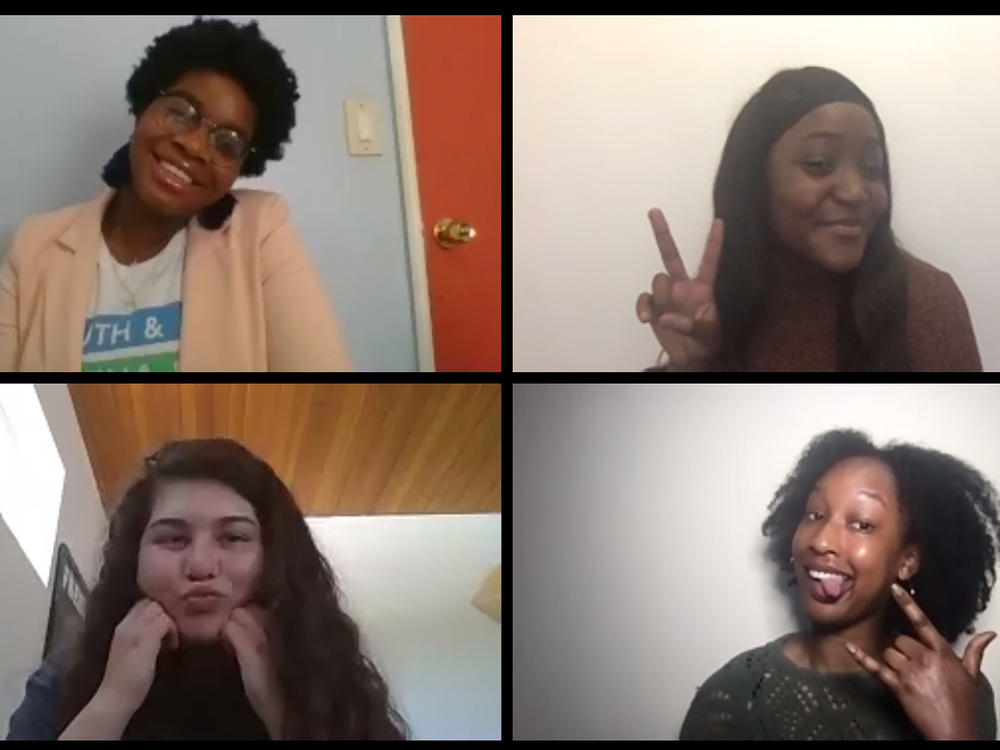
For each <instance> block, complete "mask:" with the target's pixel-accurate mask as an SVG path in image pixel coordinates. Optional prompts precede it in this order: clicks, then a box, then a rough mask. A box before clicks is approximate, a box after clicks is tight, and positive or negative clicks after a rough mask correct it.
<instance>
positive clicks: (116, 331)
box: [83, 230, 187, 372]
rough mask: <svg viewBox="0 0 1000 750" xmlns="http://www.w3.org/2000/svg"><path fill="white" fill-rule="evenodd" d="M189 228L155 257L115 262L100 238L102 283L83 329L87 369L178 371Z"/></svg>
mask: <svg viewBox="0 0 1000 750" xmlns="http://www.w3.org/2000/svg"><path fill="white" fill-rule="evenodd" d="M186 240H187V232H186V230H181V231H179V232H178V233H177V234H175V235H174V236H173V237H172V238H171V240H170V242H169V243H167V246H166V247H165V248H163V250H162V251H160V252H159V253H157V254H156V255H155V256H154V257H152V258H150V259H149V260H147V261H144V262H142V263H137V264H135V265H133V266H124V265H122V264H121V263H119V262H118V261H116V260H115V259H114V258H113V257H112V255H111V252H110V251H109V250H108V246H107V244H106V243H105V241H104V236H103V235H102V236H101V239H100V249H99V253H98V261H97V267H98V273H97V284H96V285H95V286H94V294H93V297H92V298H91V306H90V315H89V317H88V318H87V321H86V323H85V325H84V328H83V371H84V372H177V371H178V370H179V369H180V368H179V366H178V363H179V353H180V341H181V277H182V272H183V270H184V248H185V244H186Z"/></svg>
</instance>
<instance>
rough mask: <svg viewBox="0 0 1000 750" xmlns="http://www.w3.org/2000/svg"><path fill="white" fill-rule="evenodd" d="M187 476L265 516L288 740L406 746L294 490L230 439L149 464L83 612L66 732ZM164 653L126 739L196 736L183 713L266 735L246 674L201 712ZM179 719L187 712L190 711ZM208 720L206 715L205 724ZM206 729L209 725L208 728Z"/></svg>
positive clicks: (65, 696) (265, 586)
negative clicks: (170, 498) (399, 742)
mask: <svg viewBox="0 0 1000 750" xmlns="http://www.w3.org/2000/svg"><path fill="white" fill-rule="evenodd" d="M177 479H211V480H215V481H217V482H221V483H222V484H225V485H226V486H228V487H230V488H232V489H233V490H235V491H236V492H237V493H239V494H240V495H241V496H242V497H243V498H245V499H246V500H247V502H249V503H250V504H251V505H252V506H253V508H254V510H255V512H256V514H257V517H258V519H259V521H260V524H261V535H262V542H263V545H264V565H263V569H262V573H261V579H260V581H259V583H258V591H257V593H256V594H255V601H256V603H257V604H259V605H260V606H261V607H263V608H265V609H266V610H268V611H269V612H270V615H271V617H273V619H274V622H275V626H276V632H277V636H276V641H275V643H274V644H273V646H274V647H275V654H276V657H275V658H276V660H277V662H278V663H277V674H278V679H279V681H280V683H281V687H282V692H283V694H284V697H285V705H286V711H287V714H286V716H285V720H284V727H283V730H282V734H283V738H285V739H325V740H329V739H404V738H406V737H408V736H409V727H408V725H407V723H406V721H405V719H404V718H403V717H402V715H401V714H400V713H399V712H398V711H397V710H396V708H395V707H394V706H393V704H392V702H391V701H390V697H389V689H388V686H387V685H386V682H385V680H384V679H383V677H382V675H381V674H380V672H379V670H378V668H377V667H376V666H375V665H374V663H373V662H372V661H370V660H369V659H368V657H367V656H366V655H365V654H364V652H363V651H362V648H361V634H360V632H359V630H358V626H357V624H356V623H355V622H354V620H353V619H352V618H351V617H350V615H348V614H347V613H346V612H345V611H344V609H343V608H342V606H341V596H340V590H339V587H338V586H337V580H336V577H335V576H334V573H333V571H332V570H331V569H330V566H329V564H328V563H327V561H326V558H324V557H323V556H322V555H321V554H320V552H319V550H318V549H317V547H316V544H315V542H314V541H313V538H312V536H311V534H310V532H309V528H308V526H307V525H306V523H305V520H304V519H303V517H302V513H301V511H300V510H299V508H298V506H297V505H296V503H295V500H294V498H293V496H292V494H291V492H290V491H289V489H288V487H287V486H286V485H285V484H284V482H282V481H281V479H280V478H279V477H278V476H277V475H276V474H275V473H274V471H273V470H272V469H271V467H270V466H269V465H268V464H267V463H265V462H264V461H262V460H261V459H259V458H257V457H256V456H255V455H253V454H252V453H251V452H250V451H249V450H247V449H246V448H245V447H243V446H242V445H241V444H239V443H237V442H235V441H233V440H228V439H223V438H211V439H197V440H178V441H173V442H169V443H167V444H166V445H164V446H163V447H162V448H160V450H158V451H157V452H156V453H155V454H153V455H152V456H150V457H147V458H146V459H145V461H144V462H143V467H142V471H141V473H140V474H139V475H138V476H137V477H136V478H135V479H134V481H132V482H131V483H130V484H129V485H128V487H127V489H126V490H125V492H124V496H123V499H122V501H121V503H120V504H119V505H118V507H117V509H116V510H115V513H114V515H113V517H112V519H111V525H110V530H109V532H108V539H107V542H106V544H105V545H104V553H103V556H104V561H103V564H102V567H101V572H100V576H99V580H98V582H97V585H96V586H95V587H94V590H93V591H92V592H91V594H90V596H89V598H88V600H87V604H86V611H85V614H84V624H83V629H82V631H81V632H80V634H79V636H78V638H77V640H76V641H75V642H73V643H72V645H71V647H70V648H69V649H68V650H67V654H66V655H65V656H64V663H63V666H62V667H61V669H60V700H59V704H58V707H57V714H56V716H57V728H58V730H59V732H60V733H61V732H62V731H63V730H65V728H66V727H67V726H68V725H69V723H70V722H71V721H72V720H73V718H74V717H75V716H76V715H77V714H79V713H80V711H81V709H83V707H84V706H85V705H87V703H88V702H89V701H90V700H91V699H92V698H93V696H94V694H95V692H96V691H97V689H98V688H99V686H100V684H101V680H102V679H103V676H104V670H105V666H106V664H107V660H108V654H109V653H110V649H111V641H112V638H113V637H114V634H115V628H116V627H117V625H118V623H119V622H121V620H122V618H124V617H125V615H126V614H127V613H128V612H129V611H130V610H131V608H132V607H133V606H134V605H135V603H136V602H137V601H138V600H139V599H140V598H142V597H143V596H144V594H143V592H142V591H141V590H140V589H139V586H138V583H137V569H138V556H139V548H140V540H141V537H142V534H143V530H144V528H145V527H146V524H147V523H148V521H149V518H150V514H151V512H152V508H153V505H154V502H155V497H156V492H157V487H158V486H159V485H160V483H162V482H167V481H171V480H177ZM170 658H171V657H170V655H169V654H164V653H162V652H161V654H160V661H159V662H158V666H157V670H156V677H155V680H154V683H153V686H152V688H151V689H150V692H149V695H148V697H147V698H146V700H145V702H144V703H143V705H142V706H141V707H140V708H139V709H138V710H137V711H136V713H135V714H134V715H133V717H132V719H131V721H130V722H129V724H128V725H127V727H126V729H125V732H124V734H123V739H150V738H153V739H156V738H174V739H176V738H185V737H187V736H188V735H189V734H192V733H194V734H196V735H197V731H195V728H194V726H191V725H184V724H185V723H184V722H183V721H182V720H181V718H180V716H195V717H197V716H199V715H201V714H203V713H204V712H205V711H206V710H210V711H211V713H212V716H211V717H210V721H211V723H212V724H213V725H214V731H215V732H216V733H218V734H220V736H226V737H227V738H228V739H237V738H251V737H254V736H257V737H263V738H266V734H264V727H263V725H262V724H260V722H259V721H258V720H257V718H256V717H255V715H254V714H253V711H252V709H251V708H250V705H249V703H248V702H247V700H246V698H245V696H244V694H243V690H242V685H241V683H240V678H239V671H238V668H236V667H235V665H234V664H230V665H229V667H230V668H229V670H228V672H229V673H231V674H229V677H231V678H232V679H229V680H228V685H229V687H230V689H228V690H225V691H221V692H219V693H218V694H216V695H213V696H212V701H211V703H212V705H211V706H199V705H194V706H192V705H190V704H191V700H190V694H191V686H190V685H188V684H186V683H185V682H183V680H182V679H181V675H180V672H178V671H177V670H172V669H171V668H170V667H171V661H170ZM179 715H180V716H179ZM199 721H200V720H199ZM198 726H202V724H198Z"/></svg>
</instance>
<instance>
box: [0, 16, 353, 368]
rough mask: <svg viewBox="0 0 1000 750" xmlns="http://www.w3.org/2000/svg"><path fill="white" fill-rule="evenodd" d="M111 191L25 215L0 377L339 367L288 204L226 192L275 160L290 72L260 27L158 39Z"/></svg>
mask: <svg viewBox="0 0 1000 750" xmlns="http://www.w3.org/2000/svg"><path fill="white" fill-rule="evenodd" d="M126 98H127V100H128V103H129V109H130V112H131V113H132V114H133V115H134V116H135V129H134V132H133V133H132V136H131V138H130V139H129V142H128V143H127V144H125V145H124V146H122V147H121V148H120V149H119V150H118V152H117V153H115V155H114V156H113V157H112V158H111V160H110V161H109V162H108V163H107V164H106V165H105V167H104V172H103V177H104V181H105V182H106V183H107V184H108V186H109V187H110V188H111V189H110V190H108V191H105V192H103V193H102V194H101V195H99V196H97V197H96V198H94V199H93V200H90V201H88V202H86V203H82V204H79V205H75V206H71V207H69V208H64V209H62V210H59V211H55V212H52V213H47V214H42V215H39V216H34V217H31V218H29V219H27V220H26V221H25V222H24V223H23V224H22V225H21V226H20V227H19V228H18V230H17V232H16V234H15V237H14V241H13V245H12V247H11V248H10V250H9V252H8V253H7V256H6V258H5V260H4V263H3V267H2V269H0V370H5V371H43V370H58V371H81V370H83V371H101V372H111V371H114V372H157V371H159V372H174V371H233V370H236V371H271V370H280V371H329V370H347V369H350V363H349V358H348V353H347V350H346V346H345V342H344V338H343V336H342V333H341V331H340V327H339V325H338V322H337V319H336V317H335V314H334V311H333V308H332V306H331V303H330V302H329V300H328V299H327V298H326V295H325V293H324V291H323V288H322V285H321V283H320V280H319V278H318V277H317V275H316V273H315V271H314V269H313V266H312V263H311V261H310V259H309V255H308V253H307V251H306V250H305V247H304V246H303V243H302V240H301V239H300V237H299V235H298V233H297V232H296V230H295V228H294V227H293V226H292V224H291V222H290V218H289V210H288V206H287V204H286V202H285V201H284V199H283V198H282V197H281V196H279V195H277V194H275V193H269V192H264V191H260V190H233V189H232V187H233V182H234V181H235V180H236V179H237V178H238V177H240V176H248V177H250V176H256V175H260V174H262V173H263V171H264V169H265V164H266V162H267V161H269V160H278V159H280V158H281V157H282V155H283V144H284V143H287V142H288V141H289V133H290V131H291V129H292V127H293V126H294V124H295V102H296V100H297V99H298V98H299V94H298V85H297V82H296V77H295V74H294V72H292V71H291V70H290V69H289V68H288V66H287V65H286V64H285V62H284V59H283V57H282V54H281V52H280V51H279V50H278V49H276V48H275V47H274V46H273V45H272V44H271V43H270V42H268V41H267V40H266V39H264V38H263V37H262V36H261V33H260V30H259V29H258V27H257V24H256V22H251V23H249V24H247V25H245V26H237V25H235V24H233V23H232V22H230V21H225V20H202V19H201V18H200V17H199V18H196V19H195V21H194V22H193V23H191V24H189V25H187V26H181V27H176V28H173V29H171V30H169V31H168V32H166V33H165V34H163V35H161V36H159V37H157V38H156V39H154V41H153V44H152V45H151V46H149V47H148V48H147V50H146V55H145V57H144V58H143V60H142V61H141V62H140V63H139V65H138V66H137V67H136V68H135V71H134V72H133V73H132V76H131V77H130V78H129V80H128V83H127V85H126Z"/></svg>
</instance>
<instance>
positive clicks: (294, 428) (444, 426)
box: [69, 383, 502, 515]
mask: <svg viewBox="0 0 1000 750" xmlns="http://www.w3.org/2000/svg"><path fill="white" fill-rule="evenodd" d="M69 391H70V395H71V397H72V399H73V404H74V406H75V408H76V412H77V417H78V419H79V422H80V430H81V433H82V434H83V439H84V443H85V444H86V446H87V451H88V454H89V456H90V461H91V465H92V467H93V470H94V476H95V478H96V480H97V486H98V490H99V491H100V493H101V499H102V502H103V503H104V506H105V508H106V509H107V510H109V511H110V510H112V509H113V507H114V505H115V503H117V501H118V497H117V493H119V492H120V491H121V490H122V488H123V486H124V483H125V482H126V481H127V480H128V479H129V478H130V477H132V476H134V474H135V472H136V470H137V469H138V464H139V461H140V460H141V459H142V457H143V456H145V455H147V454H149V453H151V452H152V451H153V450H155V449H156V448H157V447H158V446H159V445H161V444H162V443H163V442H164V441H166V440H170V439H177V438H193V437H230V438H234V439H236V440H239V441H240V442H242V443H243V444H244V445H246V446H247V448H249V449H250V450H251V451H253V452H254V453H256V454H257V455H258V456H260V457H261V458H263V459H264V460H266V461H267V462H268V463H269V464H271V466H272V467H273V468H274V470H275V471H276V472H277V473H278V475H279V476H280V477H281V478H282V479H283V480H284V481H285V482H286V483H287V484H288V485H289V487H290V488H291V490H292V492H293V494H294V495H295V497H296V500H297V501H298V502H299V504H300V506H301V507H302V510H303V512H304V513H305V514H307V515H367V514H384V513H391V514H409V513H483V512H496V511H499V510H500V494H501V484H500V483H501V447H500V446H501V438H500V429H501V427H500V424H501V422H500V420H501V413H502V411H501V396H500V385H499V384H496V383H490V384H478V383H460V384H450V383H423V384H390V383H386V384H343V385H340V384H329V383H320V384H276V383H275V384H272V383H262V384H257V383H253V384H247V383H234V384H227V383H208V384H161V383H150V384H139V383H126V384H111V385H107V384H92V383H81V384H72V385H70V386H69Z"/></svg>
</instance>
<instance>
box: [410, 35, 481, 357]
mask: <svg viewBox="0 0 1000 750" xmlns="http://www.w3.org/2000/svg"><path fill="white" fill-rule="evenodd" d="M402 23H403V36H404V42H405V47H406V67H407V76H408V78H409V83H410V92H409V93H410V111H411V116H412V119H413V139H414V144H415V148H416V160H417V183H418V186H419V190H420V209H421V218H422V219H423V226H424V252H425V256H426V259H427V283H428V287H429V289H428V292H429V297H430V306H431V324H432V327H433V338H434V364H435V369H437V370H439V371H474V370H475V371H499V370H500V369H501V365H500V315H501V311H500V247H501V242H500V239H501V238H500V122H501V113H500V16H403V18H402ZM446 218H450V219H452V220H454V222H455V224H453V227H455V228H456V231H457V230H458V227H459V223H466V224H468V225H471V227H472V228H473V229H474V231H475V236H474V237H473V238H472V239H465V237H464V236H463V237H457V238H456V240H457V244H455V246H453V247H450V248H446V247H442V245H441V244H439V242H438V241H437V240H436V239H435V235H434V228H435V225H437V224H438V223H439V222H440V221H441V220H442V219H446ZM466 236H467V233H466Z"/></svg>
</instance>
